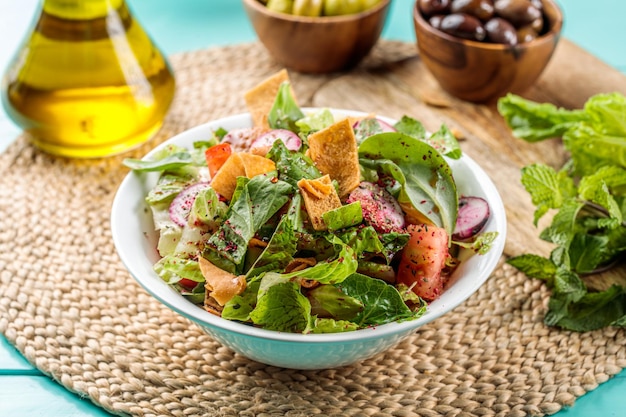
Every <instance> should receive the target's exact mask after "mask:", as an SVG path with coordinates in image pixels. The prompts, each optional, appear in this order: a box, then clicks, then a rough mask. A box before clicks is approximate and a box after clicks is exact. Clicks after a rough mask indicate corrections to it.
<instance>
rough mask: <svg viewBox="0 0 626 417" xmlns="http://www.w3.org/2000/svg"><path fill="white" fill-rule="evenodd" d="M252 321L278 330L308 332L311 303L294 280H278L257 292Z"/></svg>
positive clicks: (251, 316)
mask: <svg viewBox="0 0 626 417" xmlns="http://www.w3.org/2000/svg"><path fill="white" fill-rule="evenodd" d="M250 319H251V320H252V323H254V324H256V325H257V326H261V327H263V328H264V329H268V330H276V331H279V332H292V333H308V332H309V330H310V328H311V320H312V319H311V304H310V303H309V299H308V298H306V297H305V296H304V295H302V294H301V293H300V286H299V285H298V284H297V283H296V282H280V283H277V284H275V285H272V286H270V287H269V288H267V289H266V290H265V291H264V292H262V293H261V292H259V297H258V300H257V304H256V307H255V309H254V310H253V311H252V312H251V313H250Z"/></svg>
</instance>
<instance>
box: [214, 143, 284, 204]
mask: <svg viewBox="0 0 626 417" xmlns="http://www.w3.org/2000/svg"><path fill="white" fill-rule="evenodd" d="M275 169H276V164H274V161H272V160H271V159H267V158H265V157H262V156H259V155H253V154H250V153H246V152H237V153H233V154H232V155H230V156H229V157H228V159H227V160H226V161H225V162H224V164H223V165H222V166H221V168H220V169H219V170H218V171H217V172H216V173H215V175H214V176H213V179H211V188H213V189H214V190H215V191H216V192H217V193H218V194H220V195H221V196H223V197H224V198H226V199H227V200H230V199H231V198H232V197H233V193H234V192H235V189H236V188H237V177H247V178H252V177H255V176H257V175H259V174H265V173H266V172H270V171H273V170H275Z"/></svg>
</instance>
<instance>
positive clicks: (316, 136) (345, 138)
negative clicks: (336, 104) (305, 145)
mask: <svg viewBox="0 0 626 417" xmlns="http://www.w3.org/2000/svg"><path fill="white" fill-rule="evenodd" d="M307 154H308V156H309V157H310V158H311V159H312V160H313V162H314V163H315V166H316V167H317V168H318V169H319V170H320V171H321V172H322V174H327V175H330V177H331V178H332V179H333V180H335V181H337V182H338V183H339V198H343V197H345V196H347V195H348V194H350V192H351V191H352V190H354V189H355V188H356V187H358V185H359V182H360V175H361V171H360V168H359V152H358V149H357V143H356V137H355V136H354V130H353V129H352V124H351V123H350V120H349V119H343V120H341V121H339V122H337V123H335V124H333V125H331V126H328V127H327V128H326V129H322V130H320V131H318V132H315V133H313V134H311V135H310V136H309V150H308V151H307Z"/></svg>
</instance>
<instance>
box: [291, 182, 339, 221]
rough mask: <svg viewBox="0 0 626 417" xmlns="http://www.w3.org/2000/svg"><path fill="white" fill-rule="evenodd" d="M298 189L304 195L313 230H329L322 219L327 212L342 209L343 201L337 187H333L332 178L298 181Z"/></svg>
mask: <svg viewBox="0 0 626 417" xmlns="http://www.w3.org/2000/svg"><path fill="white" fill-rule="evenodd" d="M298 188H299V189H300V193H302V199H303V200H304V207H305V208H306V211H307V213H308V215H309V218H310V219H311V223H312V225H313V229H315V230H318V231H319V230H327V229H328V227H327V226H326V223H325V222H324V219H322V215H323V214H324V213H326V212H327V211H330V210H334V209H336V208H339V207H341V201H340V200H339V196H338V195H337V191H336V190H335V187H333V184H332V180H331V179H330V176H328V175H324V176H323V177H320V178H316V179H313V180H307V179H301V180H300V181H298Z"/></svg>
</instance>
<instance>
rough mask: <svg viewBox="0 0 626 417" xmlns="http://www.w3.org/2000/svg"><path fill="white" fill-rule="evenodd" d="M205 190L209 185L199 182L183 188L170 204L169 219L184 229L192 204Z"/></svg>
mask: <svg viewBox="0 0 626 417" xmlns="http://www.w3.org/2000/svg"><path fill="white" fill-rule="evenodd" d="M206 188H209V183H207V182H199V183H196V184H193V185H190V186H189V187H187V188H184V189H183V190H182V191H181V192H180V193H178V195H177V196H176V197H175V198H174V200H173V201H172V202H171V203H170V208H169V213H170V219H172V221H173V222H174V223H176V224H177V225H179V226H180V227H184V226H185V225H186V224H187V218H189V213H190V212H191V207H192V206H193V202H194V201H196V197H197V195H198V193H200V191H202V190H204V189H206Z"/></svg>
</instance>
